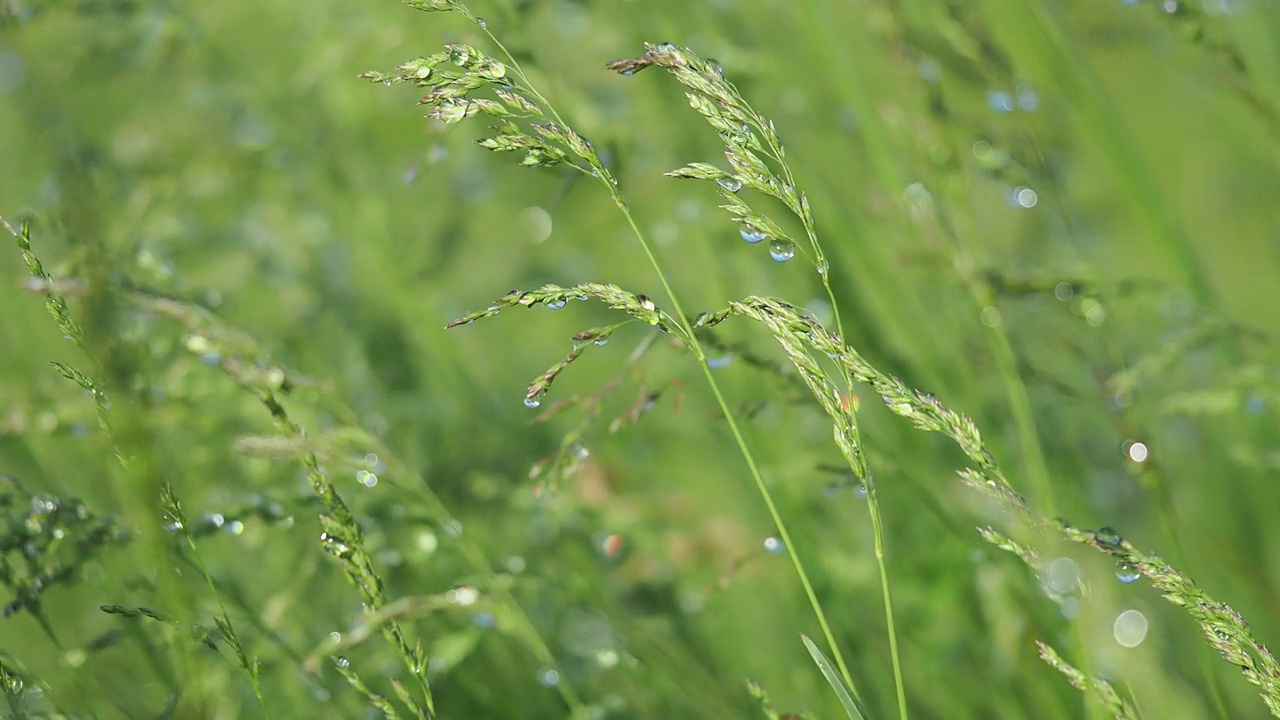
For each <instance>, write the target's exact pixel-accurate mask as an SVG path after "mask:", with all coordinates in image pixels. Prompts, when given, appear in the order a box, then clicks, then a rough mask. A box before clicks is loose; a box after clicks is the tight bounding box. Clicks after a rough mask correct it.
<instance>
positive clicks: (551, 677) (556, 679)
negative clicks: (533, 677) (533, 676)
mask: <svg viewBox="0 0 1280 720" xmlns="http://www.w3.org/2000/svg"><path fill="white" fill-rule="evenodd" d="M538 683H539V684H541V685H542V687H555V686H556V685H559V684H560V671H558V670H556V669H555V668H549V667H544V668H542V669H540V670H538Z"/></svg>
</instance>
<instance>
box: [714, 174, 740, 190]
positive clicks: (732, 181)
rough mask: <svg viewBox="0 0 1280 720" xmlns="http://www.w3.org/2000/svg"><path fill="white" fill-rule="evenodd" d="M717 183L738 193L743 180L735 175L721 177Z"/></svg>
mask: <svg viewBox="0 0 1280 720" xmlns="http://www.w3.org/2000/svg"><path fill="white" fill-rule="evenodd" d="M716 184H717V185H719V186H720V187H722V188H724V189H725V190H728V191H729V192H731V193H736V192H738V191H739V190H741V189H742V181H741V180H739V179H738V178H735V177H727V178H720V179H719V180H716Z"/></svg>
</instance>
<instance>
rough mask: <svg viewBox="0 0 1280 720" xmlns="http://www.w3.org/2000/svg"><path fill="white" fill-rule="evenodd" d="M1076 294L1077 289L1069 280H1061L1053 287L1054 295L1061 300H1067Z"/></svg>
mask: <svg viewBox="0 0 1280 720" xmlns="http://www.w3.org/2000/svg"><path fill="white" fill-rule="evenodd" d="M1075 294H1076V289H1075V288H1074V287H1072V286H1071V283H1068V282H1060V283H1058V284H1057V285H1055V286H1054V288H1053V296H1054V297H1056V298H1058V301H1059V302H1066V301H1068V300H1070V299H1071V298H1072V296H1073V295H1075Z"/></svg>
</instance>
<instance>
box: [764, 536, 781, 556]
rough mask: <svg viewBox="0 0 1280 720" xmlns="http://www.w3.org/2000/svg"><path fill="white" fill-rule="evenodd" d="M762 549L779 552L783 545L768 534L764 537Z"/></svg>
mask: <svg viewBox="0 0 1280 720" xmlns="http://www.w3.org/2000/svg"><path fill="white" fill-rule="evenodd" d="M764 549H765V552H770V553H780V552H782V551H783V549H784V546H783V544H782V541H781V540H779V539H778V538H776V537H773V536H772V535H770V536H769V537H767V538H765V539H764Z"/></svg>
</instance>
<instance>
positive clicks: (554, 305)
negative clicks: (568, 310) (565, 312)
mask: <svg viewBox="0 0 1280 720" xmlns="http://www.w3.org/2000/svg"><path fill="white" fill-rule="evenodd" d="M565 304H566V303H565V299H564V298H558V299H556V300H548V301H547V308H548V309H550V310H559V309H561V308H563V307H564V306H565Z"/></svg>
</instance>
